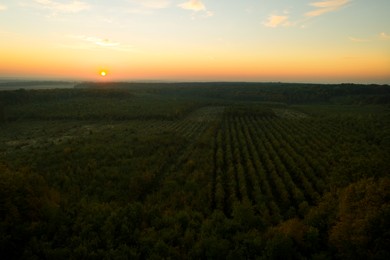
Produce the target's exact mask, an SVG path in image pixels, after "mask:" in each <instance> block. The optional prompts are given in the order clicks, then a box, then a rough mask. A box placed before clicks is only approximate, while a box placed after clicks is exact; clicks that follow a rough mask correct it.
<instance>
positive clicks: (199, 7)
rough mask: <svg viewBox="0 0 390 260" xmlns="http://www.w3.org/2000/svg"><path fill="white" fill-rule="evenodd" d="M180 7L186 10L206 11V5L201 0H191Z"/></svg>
mask: <svg viewBox="0 0 390 260" xmlns="http://www.w3.org/2000/svg"><path fill="white" fill-rule="evenodd" d="M179 7H181V8H183V9H185V10H192V11H195V12H199V11H206V6H205V5H204V4H203V3H202V1H199V0H190V1H188V2H185V3H182V4H179Z"/></svg>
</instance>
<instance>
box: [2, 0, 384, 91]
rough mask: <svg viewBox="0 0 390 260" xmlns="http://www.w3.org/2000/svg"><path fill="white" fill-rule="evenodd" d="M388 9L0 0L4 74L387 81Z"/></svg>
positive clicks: (267, 0)
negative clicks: (103, 74)
mask: <svg viewBox="0 0 390 260" xmlns="http://www.w3.org/2000/svg"><path fill="white" fill-rule="evenodd" d="M388 10H390V1H388V0H376V1H367V0H295V1H288V0H240V1H223V0H201V1H200V0H112V1H103V0H95V1H92V0H17V1H15V0H12V1H11V0H0V79H1V78H58V79H70V80H103V79H104V80H112V81H115V80H167V81H169V80H171V81H291V82H321V83H340V82H352V83H378V84H390V16H389V15H388ZM102 71H104V72H106V73H107V75H105V77H102Z"/></svg>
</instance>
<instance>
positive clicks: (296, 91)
mask: <svg viewBox="0 0 390 260" xmlns="http://www.w3.org/2000/svg"><path fill="white" fill-rule="evenodd" d="M75 87H76V88H89V89H93V88H98V89H104V88H128V89H158V90H159V92H160V93H162V94H168V95H182V96H191V97H194V96H198V97H203V98H217V99H218V98H219V99H224V100H226V99H228V100H242V101H272V102H286V103H291V104H294V103H317V102H331V101H332V100H333V99H334V98H340V97H343V98H351V97H352V98H354V102H355V103H358V102H360V103H361V102H363V103H371V104H385V103H386V104H387V103H389V102H390V86H389V85H375V84H372V85H360V84H349V83H348V84H347V83H344V84H328V85H325V84H297V83H248V82H246V83H240V82H214V83H198V82H193V83H124V82H121V83H81V84H78V85H76V86H75Z"/></svg>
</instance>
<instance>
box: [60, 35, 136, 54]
mask: <svg viewBox="0 0 390 260" xmlns="http://www.w3.org/2000/svg"><path fill="white" fill-rule="evenodd" d="M68 38H70V39H74V40H76V43H72V44H68V45H61V46H62V47H66V48H72V49H94V48H107V49H112V50H116V51H126V52H134V51H135V49H134V47H133V46H132V45H129V44H123V43H121V42H118V41H112V40H110V39H107V38H100V37H95V36H86V35H69V36H68Z"/></svg>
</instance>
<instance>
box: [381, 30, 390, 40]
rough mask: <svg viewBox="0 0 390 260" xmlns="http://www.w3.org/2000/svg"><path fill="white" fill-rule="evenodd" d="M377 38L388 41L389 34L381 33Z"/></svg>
mask: <svg viewBox="0 0 390 260" xmlns="http://www.w3.org/2000/svg"><path fill="white" fill-rule="evenodd" d="M379 37H380V38H381V39H383V40H390V34H387V33H384V32H381V33H380V34H379Z"/></svg>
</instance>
